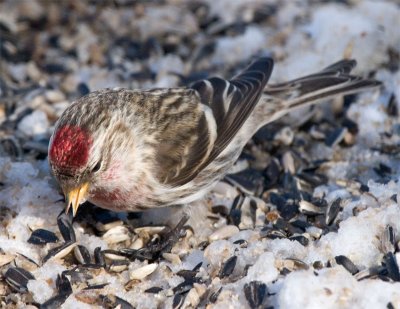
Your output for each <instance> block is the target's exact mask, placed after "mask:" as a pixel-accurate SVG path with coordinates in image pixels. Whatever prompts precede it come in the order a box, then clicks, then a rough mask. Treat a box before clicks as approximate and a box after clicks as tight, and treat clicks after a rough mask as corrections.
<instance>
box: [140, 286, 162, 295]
mask: <svg viewBox="0 0 400 309" xmlns="http://www.w3.org/2000/svg"><path fill="white" fill-rule="evenodd" d="M162 290H163V288H160V287H158V286H153V287H151V288H149V289H147V290H145V291H144V292H145V293H149V294H158V293H160V292H161V291H162Z"/></svg>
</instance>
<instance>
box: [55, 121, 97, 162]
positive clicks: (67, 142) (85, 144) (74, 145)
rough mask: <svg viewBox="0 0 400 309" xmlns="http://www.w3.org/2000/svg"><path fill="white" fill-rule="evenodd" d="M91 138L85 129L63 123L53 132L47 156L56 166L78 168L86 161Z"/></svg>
mask: <svg viewBox="0 0 400 309" xmlns="http://www.w3.org/2000/svg"><path fill="white" fill-rule="evenodd" d="M91 145H92V139H91V137H90V135H89V134H88V133H87V131H86V130H84V129H82V128H81V127H78V126H70V125H65V126H63V127H61V128H59V129H58V130H57V132H55V134H54V137H53V142H52V144H51V147H50V150H49V158H50V161H51V163H52V164H53V165H55V166H56V167H58V168H68V169H78V168H81V167H82V166H84V165H85V164H86V163H87V160H88V158H89V149H90V147H91Z"/></svg>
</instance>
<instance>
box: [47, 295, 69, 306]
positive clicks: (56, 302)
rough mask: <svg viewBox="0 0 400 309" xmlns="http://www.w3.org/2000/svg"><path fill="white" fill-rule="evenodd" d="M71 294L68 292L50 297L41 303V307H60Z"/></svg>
mask: <svg viewBox="0 0 400 309" xmlns="http://www.w3.org/2000/svg"><path fill="white" fill-rule="evenodd" d="M68 297H69V295H67V294H57V295H56V296H53V297H52V298H50V299H48V300H47V301H46V302H44V303H43V304H41V305H40V309H55V308H60V307H61V305H62V304H63V303H65V301H66V300H67V298H68Z"/></svg>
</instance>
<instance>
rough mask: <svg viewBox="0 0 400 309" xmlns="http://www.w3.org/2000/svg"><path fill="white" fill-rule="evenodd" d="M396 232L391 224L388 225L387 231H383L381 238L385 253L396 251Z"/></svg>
mask: <svg viewBox="0 0 400 309" xmlns="http://www.w3.org/2000/svg"><path fill="white" fill-rule="evenodd" d="M395 242H396V239H395V234H394V230H393V227H391V226H390V225H386V228H385V231H384V232H383V235H382V240H381V247H382V252H383V253H384V254H386V253H389V252H392V253H394V251H395Z"/></svg>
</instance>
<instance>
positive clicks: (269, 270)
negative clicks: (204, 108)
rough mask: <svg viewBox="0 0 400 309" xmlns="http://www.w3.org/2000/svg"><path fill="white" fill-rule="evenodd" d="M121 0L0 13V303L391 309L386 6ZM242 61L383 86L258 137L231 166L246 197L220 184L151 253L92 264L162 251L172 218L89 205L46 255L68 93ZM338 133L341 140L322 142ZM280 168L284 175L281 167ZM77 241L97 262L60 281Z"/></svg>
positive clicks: (176, 80) (391, 152) (58, 202)
mask: <svg viewBox="0 0 400 309" xmlns="http://www.w3.org/2000/svg"><path fill="white" fill-rule="evenodd" d="M130 3H131V1H128V0H127V1H122V0H121V1H119V0H116V1H114V3H113V4H104V5H101V4H98V5H93V4H92V5H89V4H84V2H74V1H62V2H57V1H54V2H40V1H34V0H29V1H28V0H18V1H13V0H8V1H7V0H6V1H3V2H2V3H1V4H0V26H1V27H0V40H1V42H0V47H1V55H0V56H1V58H0V64H1V71H0V72H1V73H0V74H1V75H0V91H1V92H0V103H1V104H0V155H1V157H0V218H1V221H0V222H1V224H0V307H5V308H13V307H17V308H25V305H28V306H31V307H29V308H34V306H38V305H39V304H43V303H45V302H46V301H48V300H50V301H51V302H52V304H51V305H49V307H48V308H57V307H61V308H78V307H79V308H81V309H83V308H100V307H102V306H103V307H107V306H108V307H116V306H117V305H118V304H120V305H121V308H128V307H129V305H128V304H130V305H131V306H133V307H135V308H171V307H174V308H179V307H180V308H197V307H200V308H205V307H207V308H268V307H270V306H271V307H274V308H321V307H324V308H400V272H399V267H398V264H399V263H400V244H399V243H398V242H399V240H400V236H399V235H400V196H399V193H400V181H399V180H400V156H399V154H400V117H399V112H398V110H399V109H400V103H399V102H400V70H399V67H400V30H399V29H400V4H399V3H398V2H397V1H396V0H393V1H372V0H371V1H367V0H363V1H361V0H360V1H338V2H334V1H305V0H304V1H279V0H276V1H274V0H265V1H262V0H246V1H231V0H220V1H208V0H207V1H205V0H204V1H195V2H194V1H193V2H189V1H172V0H171V1H166V3H165V4H160V3H156V2H154V3H148V4H145V3H140V2H139V3H136V4H134V5H132V4H130ZM257 55H271V56H272V57H274V59H275V69H274V72H273V75H272V82H279V81H284V80H287V79H290V78H295V77H299V76H301V75H306V74H308V73H313V72H315V71H318V70H320V69H322V68H323V67H325V66H327V65H329V64H331V63H333V62H335V61H337V60H340V59H342V58H355V59H357V62H358V66H357V68H356V69H355V72H356V73H357V74H360V75H364V76H370V77H373V78H375V79H377V80H380V81H382V82H383V87H382V88H381V89H378V90H374V91H369V92H365V93H362V94H360V95H358V96H351V97H347V98H346V99H345V100H344V101H343V100H342V99H341V98H338V99H337V100H334V102H333V103H330V104H325V105H323V106H321V107H320V108H318V109H316V111H315V112H314V114H313V115H311V116H308V117H307V115H306V112H304V115H301V117H300V116H299V114H296V115H291V116H289V117H287V118H286V119H283V120H282V121H281V122H280V123H279V124H273V125H270V126H268V127H266V128H264V129H263V131H262V132H260V133H259V134H258V135H257V136H256V137H255V138H254V139H253V140H252V141H250V142H249V145H248V146H247V147H246V149H245V151H244V153H245V155H243V156H242V157H241V159H240V161H239V162H238V164H237V166H236V168H237V171H239V170H241V171H243V170H245V171H249V170H250V169H249V166H250V167H251V168H253V169H252V170H251V171H252V172H254V173H255V174H257V173H258V174H257V175H258V176H257V177H258V178H257V177H256V178H257V179H261V187H262V190H261V192H259V191H257V190H254V191H257V193H256V194H254V195H255V196H253V195H250V194H247V196H246V197H245V199H244V201H242V202H239V203H236V204H235V203H234V202H233V200H234V199H235V197H236V196H238V195H239V194H240V186H239V189H238V186H237V185H231V184H228V183H227V182H221V183H220V184H219V185H218V186H217V188H216V190H215V191H214V192H212V193H210V194H209V195H208V196H207V197H206V198H204V199H203V200H201V201H199V202H196V203H194V205H190V206H187V207H186V209H185V210H184V211H185V212H187V213H189V214H190V219H189V222H188V223H187V224H188V226H190V228H187V229H186V236H183V237H180V239H179V241H177V242H175V243H174V244H173V246H172V248H171V249H170V250H161V251H160V252H159V256H156V257H152V258H147V259H146V258H144V259H135V258H131V259H128V258H126V257H125V258H123V259H122V260H123V262H122V266H120V267H119V268H118V267H115V265H114V264H113V263H114V262H115V260H116V259H117V257H118V258H119V260H121V257H120V256H115V255H111V254H110V252H107V251H106V252H104V253H105V255H106V256H105V259H106V261H105V265H106V266H105V267H101V266H104V265H102V263H101V261H100V262H99V261H98V259H97V260H96V259H95V257H94V256H97V257H98V256H99V255H96V254H95V252H97V253H98V252H101V251H102V250H105V249H115V250H120V249H122V248H131V249H140V248H145V249H146V248H148V247H149V244H150V243H151V242H152V241H153V242H156V239H158V238H159V237H161V238H160V239H161V240H160V242H162V241H165V239H166V238H165V237H164V238H163V236H162V235H167V236H166V237H172V236H171V235H172V234H168V233H167V234H166V232H165V230H164V231H163V232H160V230H161V229H160V228H157V227H156V228H155V227H153V225H155V224H157V225H162V226H163V225H169V226H170V227H172V228H173V227H174V226H175V225H176V224H177V222H178V221H179V219H180V217H181V216H182V210H177V211H175V212H173V211H171V214H170V215H169V216H166V215H165V210H163V211H161V213H160V212H157V211H154V212H151V213H144V214H141V217H138V215H136V216H135V215H127V214H112V213H109V212H105V211H102V210H100V209H97V208H94V207H93V206H89V205H87V206H85V207H87V209H90V210H89V211H87V212H84V211H82V212H81V213H80V214H78V217H77V218H76V220H75V221H74V223H73V229H74V233H75V234H76V242H73V243H71V245H70V247H68V248H67V249H70V250H71V251H69V250H67V251H63V254H59V255H58V257H57V256H56V257H55V258H52V257H50V258H49V259H48V260H47V261H46V262H44V258H45V257H46V256H47V255H48V252H49V250H50V249H52V248H55V247H58V246H60V245H62V244H63V243H64V241H62V239H63V238H64V239H65V237H63V236H62V235H61V233H60V227H59V225H58V221H57V217H58V215H59V214H60V212H61V211H62V210H63V208H64V202H63V201H62V198H63V197H62V195H60V193H59V189H58V188H57V185H56V183H55V182H54V180H53V178H52V176H51V175H50V171H49V167H48V164H47V159H46V148H47V143H48V140H49V137H50V135H51V132H52V128H53V125H54V123H55V121H56V119H57V118H58V117H59V115H60V114H61V112H62V111H63V109H64V108H65V107H66V106H68V104H69V102H70V101H72V100H73V99H75V98H77V97H79V96H81V95H84V94H85V93H86V92H87V91H88V90H89V91H93V90H96V89H99V88H104V87H114V86H119V87H129V88H138V87H140V88H149V87H154V86H177V85H182V84H185V82H187V81H190V80H192V79H196V76H199V77H201V76H204V75H207V74H219V75H222V76H226V77H228V76H229V75H230V74H232V73H233V72H236V71H237V70H238V69H239V68H241V67H243V66H244V65H245V64H246V63H247V62H248V61H249V60H250V59H251V58H252V57H255V56H257ZM172 73H174V74H172ZM178 75H180V76H183V77H182V78H180V77H178ZM299 118H302V119H303V120H302V121H301V123H300V122H299ZM293 123H296V125H295V126H290V125H289V124H293ZM283 129H284V130H286V131H282V130H283ZM338 130H345V131H344V132H345V133H344V134H343V135H341V136H340V139H339V140H338V141H337V142H335V143H329V142H328V141H327V140H328V138H329V137H332V136H333V135H334V133H335V132H338ZM279 132H281V133H282V132H289V133H288V134H289V136H290V135H291V136H292V138H289V140H288V139H287V138H284V137H282V135H279V134H278V133H279ZM332 134H333V135H332ZM318 160H321V161H318ZM274 162H275V163H274ZM292 163H293V164H292ZM274 164H275V165H276V166H277V167H276V169H274V168H273V166H274ZM292 165H294V169H295V172H294V173H291V175H290V173H289V174H288V173H286V174H285V173H284V170H285V169H286V171H287V170H288V169H287V167H288V166H292ZM289 170H290V168H289ZM305 176H307V177H308V178H306V177H305ZM274 177H276V179H275V181H272V180H271V179H272V178H274ZM310 177H311V178H313V179H314V180H310ZM239 178H240V177H239ZM242 178H243V177H242ZM315 179H316V180H315ZM322 179H323V180H322ZM293 180H294V183H295V189H293V188H292V187H291V183H290V181H293ZM288 182H289V183H288ZM299 192H304V194H303V193H301V194H300V196H301V198H299V196H298V195H296V194H298V193H299ZM339 198H340V199H339ZM300 200H301V201H300ZM236 202H237V201H236ZM318 203H320V204H321V205H318ZM232 204H235V205H234V206H232ZM216 206H219V207H216ZM307 207H309V208H307ZM306 208H307V209H306ZM305 209H306V210H305ZM310 209H311V210H310ZM330 209H331V210H332V212H333V213H331V212H330V211H329V210H330ZM335 210H337V213H334V212H335ZM167 212H168V210H167ZM327 217H329V218H332V219H331V221H330V222H327ZM235 218H236V219H237V220H236V219H235ZM104 221H105V222H104ZM328 221H329V220H328ZM109 222H112V223H111V224H106V223H109ZM139 226H146V227H145V228H144V229H137V227H139ZM37 229H46V230H49V231H51V232H54V233H55V234H56V236H57V237H58V239H59V240H58V243H48V244H44V245H35V244H32V243H28V239H29V237H30V236H31V234H32V231H34V230H37ZM160 235H161V236H160ZM393 235H394V238H393ZM172 238H173V237H172ZM65 242H66V243H68V241H67V240H65ZM78 245H81V246H83V247H86V248H87V249H88V252H89V253H90V255H91V261H90V264H93V265H95V266H96V267H95V266H93V267H81V268H80V269H81V270H80V271H74V267H75V266H76V265H79V264H82V263H81V262H79V257H78V256H79V255H78V253H77V251H78ZM96 248H100V249H96ZM15 267H17V268H15ZM13 268H14V269H19V268H23V269H25V270H26V271H29V272H30V273H31V275H32V276H33V277H34V279H31V278H30V279H31V280H28V279H29V278H28V279H27V280H25V281H24V280H21V278H19V279H18V280H17V281H18V282H19V283H21V282H22V283H21V285H20V286H19V287H17V288H15V285H14V288H12V287H11V285H12V284H10V280H11V281H12V278H11V279H10V274H11V272H10V271H9V269H13ZM193 269H194V270H193ZM182 270H190V271H187V272H182ZM61 274H64V276H61ZM57 276H61V277H60V278H64V277H66V279H65V280H66V281H67V284H66V285H62V284H61V285H60V279H57ZM57 282H58V283H57ZM103 283H104V284H105V283H107V284H106V285H105V286H101V287H97V288H91V289H86V288H87V287H90V286H93V285H98V284H103ZM69 284H70V285H71V287H72V291H68V288H66V286H69ZM154 287H156V288H157V289H152V290H149V289H150V288H154ZM63 291H64V294H63ZM65 291H67V292H65ZM114 296H117V297H119V298H115V297H114ZM123 300H124V301H126V302H127V303H123ZM47 304H49V303H47ZM124 306H125V307H124Z"/></svg>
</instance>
